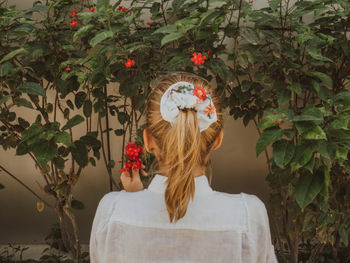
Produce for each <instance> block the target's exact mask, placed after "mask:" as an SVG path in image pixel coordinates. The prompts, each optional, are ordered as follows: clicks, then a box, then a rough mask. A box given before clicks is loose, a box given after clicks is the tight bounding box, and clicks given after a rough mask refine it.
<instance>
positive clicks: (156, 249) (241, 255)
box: [89, 174, 277, 263]
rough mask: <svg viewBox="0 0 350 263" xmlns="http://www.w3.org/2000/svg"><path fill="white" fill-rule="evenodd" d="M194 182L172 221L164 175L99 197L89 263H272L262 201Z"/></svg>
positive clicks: (201, 180) (201, 178)
mask: <svg viewBox="0 0 350 263" xmlns="http://www.w3.org/2000/svg"><path fill="white" fill-rule="evenodd" d="M194 179H195V194H194V199H193V200H192V199H190V202H189V204H188V208H187V212H186V214H185V216H184V217H183V218H181V219H180V220H179V221H177V222H176V223H170V221H169V217H168V212H167V209H166V205H165V202H164V192H165V188H166V180H167V177H166V176H163V175H160V174H156V175H155V176H154V178H153V180H152V181H151V183H150V185H149V187H148V189H144V190H142V191H139V192H126V191H125V190H122V191H113V192H110V193H108V194H106V195H104V196H103V198H102V199H101V200H100V202H99V205H98V207H97V210H96V214H95V218H94V221H93V224H92V229H91V236H90V244H89V246H90V262H91V263H112V262H113V263H114V262H117V263H124V262H127V263H134V262H159V263H160V262H161V263H165V262H169V263H170V262H171V263H174V262H201V263H204V262H211V263H212V262H234V263H255V262H259V263H275V262H277V259H276V256H275V251H274V247H273V245H272V243H271V235H270V227H269V220H268V215H267V211H266V208H265V205H264V203H263V202H262V201H261V200H260V199H259V198H258V197H256V196H255V195H250V194H245V193H240V194H229V193H225V192H218V191H215V190H213V189H212V188H211V187H210V186H209V183H208V179H207V177H206V176H205V175H201V176H198V177H195V178H194Z"/></svg>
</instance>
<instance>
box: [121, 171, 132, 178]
mask: <svg viewBox="0 0 350 263" xmlns="http://www.w3.org/2000/svg"><path fill="white" fill-rule="evenodd" d="M120 176H121V177H125V178H128V177H130V173H129V172H122V174H121V175H120Z"/></svg>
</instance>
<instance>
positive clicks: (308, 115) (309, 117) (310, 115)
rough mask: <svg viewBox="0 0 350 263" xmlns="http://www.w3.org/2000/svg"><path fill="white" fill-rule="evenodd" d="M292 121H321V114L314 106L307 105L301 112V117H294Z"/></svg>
mask: <svg viewBox="0 0 350 263" xmlns="http://www.w3.org/2000/svg"><path fill="white" fill-rule="evenodd" d="M292 120H293V121H323V113H322V111H321V110H320V109H319V108H316V107H315V106H314V105H309V106H308V107H305V108H304V109H303V110H302V113H301V115H298V116H294V118H293V119H292Z"/></svg>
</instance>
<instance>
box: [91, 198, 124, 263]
mask: <svg viewBox="0 0 350 263" xmlns="http://www.w3.org/2000/svg"><path fill="white" fill-rule="evenodd" d="M118 193H119V191H113V192H110V193H107V194H105V195H104V196H103V197H102V199H101V200H100V202H99V204H98V206H97V209H96V213H95V217H94V220H93V222H92V228H91V234H90V241H89V255H90V263H100V262H102V259H101V254H102V253H103V248H102V247H101V246H99V244H98V242H97V235H98V232H99V231H100V230H101V229H102V228H103V227H104V226H105V225H106V224H107V223H108V220H109V218H110V216H111V215H112V212H113V204H114V203H115V200H116V197H117V195H118Z"/></svg>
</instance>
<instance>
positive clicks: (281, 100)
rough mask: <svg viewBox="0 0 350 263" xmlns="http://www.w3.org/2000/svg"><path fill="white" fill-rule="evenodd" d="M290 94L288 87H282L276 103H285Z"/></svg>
mask: <svg viewBox="0 0 350 263" xmlns="http://www.w3.org/2000/svg"><path fill="white" fill-rule="evenodd" d="M291 95H292V93H291V91H290V90H289V89H284V90H282V92H281V93H280V95H279V96H278V105H279V106H280V107H281V106H282V105H284V104H285V103H287V102H288V101H289V100H290V96H291Z"/></svg>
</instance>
